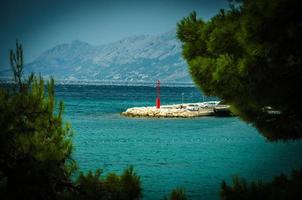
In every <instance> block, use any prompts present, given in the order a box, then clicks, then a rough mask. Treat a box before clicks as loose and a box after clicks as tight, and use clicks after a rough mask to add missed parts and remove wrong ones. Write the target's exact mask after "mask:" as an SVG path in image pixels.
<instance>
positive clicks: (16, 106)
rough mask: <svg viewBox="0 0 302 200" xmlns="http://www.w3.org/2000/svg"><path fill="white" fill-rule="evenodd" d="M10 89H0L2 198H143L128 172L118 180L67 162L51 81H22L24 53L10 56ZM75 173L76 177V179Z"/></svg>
mask: <svg viewBox="0 0 302 200" xmlns="http://www.w3.org/2000/svg"><path fill="white" fill-rule="evenodd" d="M10 61H11V66H12V69H13V73H14V84H13V85H14V86H13V87H11V86H10V85H4V86H1V87H0V130H1V132H0V196H1V199H31V200H34V199H104V200H105V199H116V200H118V199H120V200H135V199H139V198H140V197H141V195H142V189H141V182H140V178H139V176H137V175H136V173H135V172H134V170H133V168H132V167H130V168H128V169H126V170H125V171H124V173H123V174H122V175H121V176H119V175H116V174H114V173H113V174H110V175H108V176H107V177H101V173H100V171H99V170H97V171H96V172H95V173H92V172H89V173H87V174H84V173H81V172H79V170H78V167H77V163H76V161H75V160H73V159H72V150H73V144H72V141H71V138H72V135H73V132H72V129H71V127H70V125H69V124H68V123H64V122H63V119H62V116H63V111H64V105H63V102H59V103H58V104H57V102H56V101H55V87H54V79H50V80H49V81H47V83H46V87H45V83H44V80H43V79H42V77H36V76H34V75H31V76H29V78H28V79H27V80H25V79H23V77H22V74H23V51H22V46H21V45H20V44H19V43H18V42H17V44H16V51H15V52H14V51H13V50H11V51H10ZM76 174H80V175H79V176H78V178H76Z"/></svg>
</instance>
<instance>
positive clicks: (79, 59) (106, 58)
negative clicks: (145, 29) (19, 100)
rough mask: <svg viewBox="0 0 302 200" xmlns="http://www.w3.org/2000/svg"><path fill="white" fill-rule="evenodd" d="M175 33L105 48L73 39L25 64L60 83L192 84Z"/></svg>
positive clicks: (131, 39) (128, 40)
mask: <svg viewBox="0 0 302 200" xmlns="http://www.w3.org/2000/svg"><path fill="white" fill-rule="evenodd" d="M181 51H182V48H181V43H180V42H179V41H178V40H177V39H176V36H175V32H174V31H170V32H166V33H163V34H159V35H139V36H131V37H127V38H124V39H121V40H119V41H117V42H113V43H109V44H105V45H90V44H88V43H86V42H83V41H78V40H75V41H73V42H71V43H64V44H59V45H57V46H55V47H53V48H50V49H48V50H47V51H45V52H43V53H42V54H41V55H40V56H39V57H38V58H36V59H35V60H34V61H33V62H31V63H28V64H26V66H25V69H26V71H25V72H26V74H28V73H30V72H35V73H37V74H41V75H42V76H53V77H55V79H56V80H61V81H62V80H63V81H67V82H68V81H71V82H77V81H88V82H94V81H116V82H154V81H156V80H161V81H162V82H166V83H180V82H182V83H192V81H191V78H190V75H189V73H188V68H187V64H186V63H185V61H184V60H183V58H182V56H181Z"/></svg>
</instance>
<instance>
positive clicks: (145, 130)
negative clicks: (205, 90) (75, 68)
mask: <svg viewBox="0 0 302 200" xmlns="http://www.w3.org/2000/svg"><path fill="white" fill-rule="evenodd" d="M155 95H156V91H155V88H154V87H144V86H132V87H130V86H80V85H78V86H71V85H69V86H66V85H58V86H56V97H57V99H59V100H63V101H64V103H65V117H64V120H65V121H68V122H70V123H71V125H72V127H73V130H74V132H75V135H74V138H73V139H74V143H75V151H74V158H75V159H76V160H77V161H78V163H79V165H80V168H81V169H82V170H84V171H87V170H88V169H96V168H102V169H103V170H104V174H106V173H108V172H111V171H115V172H118V173H120V172H121V171H122V170H123V169H125V168H126V167H127V166H128V165H133V166H134V167H135V170H136V171H137V173H138V174H139V175H140V176H141V180H142V183H143V188H144V190H143V195H144V199H146V200H147V199H148V200H149V199H150V200H153V199H162V198H163V197H164V196H165V195H168V193H169V192H170V191H171V190H172V189H173V188H176V187H183V188H185V189H186V191H187V194H188V196H189V198H190V199H193V200H195V199H196V200H199V199H210V200H211V199H219V187H220V183H221V181H222V180H227V181H230V180H231V178H232V176H233V175H240V176H242V177H245V178H247V179H249V180H257V179H259V178H261V179H263V180H271V179H272V177H273V176H275V175H278V174H280V173H285V174H289V173H290V172H291V170H292V169H293V168H299V167H302V141H290V142H286V143H284V142H277V143H276V142H275V143H271V142H268V141H266V140H265V138H264V137H263V136H261V135H260V134H259V133H258V131H257V130H256V129H255V128H253V127H252V126H250V125H247V124H245V123H244V122H242V121H240V120H239V119H238V118H235V117H230V118H215V117H204V118H194V119H147V118H126V117H123V116H121V115H120V113H121V112H122V111H124V110H126V109H127V108H129V107H134V106H147V105H154V103H155ZM182 96H183V98H182ZM212 99H213V98H212ZM203 100H211V98H208V97H207V98H205V97H203V96H202V95H201V93H200V92H199V91H198V90H197V89H196V88H194V87H162V88H161V102H162V104H170V103H181V102H182V101H184V102H200V101H203Z"/></svg>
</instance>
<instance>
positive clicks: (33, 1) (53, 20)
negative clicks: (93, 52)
mask: <svg viewBox="0 0 302 200" xmlns="http://www.w3.org/2000/svg"><path fill="white" fill-rule="evenodd" d="M0 1H1V7H0V44H1V45H0V68H1V69H3V67H4V66H7V65H8V50H9V49H11V48H12V47H14V45H15V40H16V39H17V38H18V39H19V41H20V42H22V44H23V46H24V51H25V62H30V61H31V60H33V59H34V58H36V57H37V56H38V55H39V54H41V53H42V52H43V51H45V50H47V49H48V48H50V47H53V46H55V45H57V44H60V43H66V42H71V41H72V40H82V41H86V42H88V43H90V44H105V43H108V42H113V41H116V40H119V39H121V38H123V37H127V36H131V35H140V34H158V33H163V32H166V31H170V30H172V29H174V28H175V27H176V23H177V22H178V21H179V20H181V19H182V18H183V17H185V16H187V15H188V14H189V13H190V12H191V11H193V10H195V11H196V12H197V14H198V15H199V16H200V17H201V18H203V19H206V20H207V19H209V18H210V17H211V16H213V15H215V14H216V13H217V12H218V11H219V9H221V8H227V6H228V2H227V0H149V1H147V0H136V1H134V0H0Z"/></svg>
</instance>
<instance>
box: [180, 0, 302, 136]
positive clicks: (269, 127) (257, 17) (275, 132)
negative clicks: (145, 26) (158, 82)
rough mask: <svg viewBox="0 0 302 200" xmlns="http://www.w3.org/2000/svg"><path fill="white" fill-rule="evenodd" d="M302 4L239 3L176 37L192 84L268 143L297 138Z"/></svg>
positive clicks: (190, 24) (189, 24) (301, 103)
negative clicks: (226, 105)
mask: <svg viewBox="0 0 302 200" xmlns="http://www.w3.org/2000/svg"><path fill="white" fill-rule="evenodd" d="M301 10H302V1H300V0H291V1H288V0H243V1H241V2H240V3H238V2H237V3H235V4H233V5H232V6H231V7H230V9H229V10H227V11H224V10H221V11H220V13H219V14H217V15H216V16H214V17H213V18H212V19H211V20H209V21H207V22H205V21H203V20H201V19H198V18H197V16H196V13H195V12H193V13H191V14H190V15H189V16H188V17H186V18H184V19H183V20H181V21H180V22H179V23H178V30H177V37H178V38H179V39H180V40H181V41H182V43H183V56H184V58H185V59H186V61H187V63H188V65H189V70H190V73H191V75H192V77H193V80H194V81H195V83H196V84H197V85H198V86H200V88H201V89H202V90H203V92H204V93H205V94H207V95H210V96H217V97H219V98H221V99H224V100H225V101H226V102H227V103H229V104H231V105H232V109H233V112H235V113H236V114H238V116H240V118H242V119H243V120H245V121H247V122H248V123H251V124H253V125H254V126H255V127H257V128H258V130H259V131H260V132H261V133H262V134H263V135H264V136H265V137H266V138H267V139H269V140H271V141H275V140H288V139H297V138H301V137H302V99H301V96H302V88H301V86H302V81H301V78H302V15H301Z"/></svg>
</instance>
